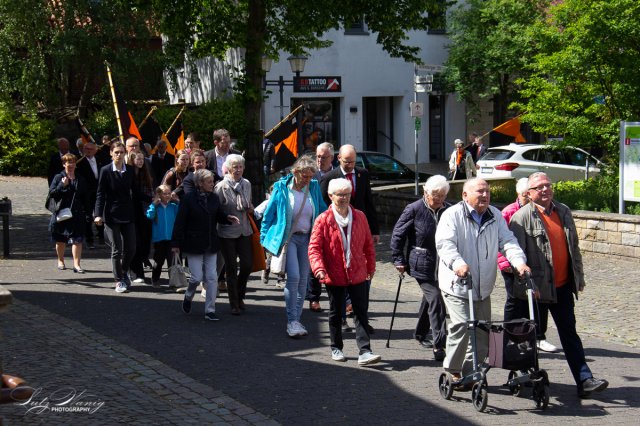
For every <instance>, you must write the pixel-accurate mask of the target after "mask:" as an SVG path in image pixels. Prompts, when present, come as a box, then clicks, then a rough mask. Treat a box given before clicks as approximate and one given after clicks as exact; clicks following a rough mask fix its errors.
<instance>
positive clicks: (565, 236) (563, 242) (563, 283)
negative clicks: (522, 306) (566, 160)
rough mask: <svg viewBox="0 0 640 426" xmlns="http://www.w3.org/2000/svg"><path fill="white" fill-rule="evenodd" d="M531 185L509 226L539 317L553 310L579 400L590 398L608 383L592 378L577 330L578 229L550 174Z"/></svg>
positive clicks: (531, 178) (579, 282)
mask: <svg viewBox="0 0 640 426" xmlns="http://www.w3.org/2000/svg"><path fill="white" fill-rule="evenodd" d="M528 184H529V190H528V192H527V195H528V197H529V199H530V200H531V202H530V203H529V204H527V205H525V206H524V207H522V208H521V209H520V210H518V211H517V212H516V214H514V215H513V217H512V218H511V222H510V225H509V226H510V228H511V230H512V231H513V233H514V235H515V236H516V238H517V239H518V243H519V244H520V247H522V249H523V250H524V252H525V254H526V255H527V263H528V264H529V266H530V267H531V270H532V271H533V274H532V277H533V280H534V282H535V285H536V287H537V294H536V297H537V302H538V314H539V315H540V316H541V318H542V317H545V316H546V315H547V311H548V312H551V316H552V317H553V321H554V322H555V324H556V327H557V329H558V335H559V336H560V342H561V343H562V348H563V349H564V353H565V356H566V359H567V363H568V364H569V368H570V369H571V374H572V375H573V378H574V380H575V382H576V384H577V386H578V396H579V397H581V398H588V397H589V396H590V395H591V393H592V392H600V391H603V390H605V389H606V388H607V386H608V385H609V383H608V382H607V381H606V380H604V379H596V378H594V377H593V374H591V370H590V369H589V366H588V365H587V361H586V360H585V354H584V348H583V346H582V341H581V340H580V336H578V333H577V331H576V317H575V312H574V306H575V305H574V300H573V297H574V295H575V297H576V299H577V298H578V292H580V291H582V290H583V289H584V286H585V282H584V273H583V268H582V255H581V254H580V248H579V247H578V233H577V231H576V225H575V223H574V221H573V216H572V214H571V210H569V208H568V207H567V206H565V205H564V204H562V203H558V202H556V201H553V186H552V184H551V180H550V179H549V177H548V176H547V175H546V174H545V173H542V172H537V173H533V174H532V175H531V176H529V181H528Z"/></svg>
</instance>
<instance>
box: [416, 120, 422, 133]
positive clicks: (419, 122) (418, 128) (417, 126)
mask: <svg viewBox="0 0 640 426" xmlns="http://www.w3.org/2000/svg"><path fill="white" fill-rule="evenodd" d="M421 126H422V121H421V120H420V117H416V132H419V131H420V127H421Z"/></svg>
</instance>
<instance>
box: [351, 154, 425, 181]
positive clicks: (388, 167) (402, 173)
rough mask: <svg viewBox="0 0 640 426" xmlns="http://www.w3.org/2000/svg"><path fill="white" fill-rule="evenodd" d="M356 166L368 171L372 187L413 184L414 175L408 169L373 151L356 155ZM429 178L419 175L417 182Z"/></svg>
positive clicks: (387, 156) (394, 160) (422, 174)
mask: <svg viewBox="0 0 640 426" xmlns="http://www.w3.org/2000/svg"><path fill="white" fill-rule="evenodd" d="M356 166H358V167H364V168H365V169H367V170H368V171H369V175H370V176H371V185H372V186H383V185H393V184H397V183H413V182H415V178H416V174H415V173H414V171H413V170H411V169H410V168H409V167H407V166H405V165H404V164H402V163H401V162H400V161H398V160H396V159H395V158H393V157H392V156H390V155H387V154H383V153H381V152H375V151H361V152H358V153H357V155H356ZM429 177H431V175H430V174H427V173H422V172H420V173H419V181H420V182H421V184H424V181H425V180H427V179H428V178H429Z"/></svg>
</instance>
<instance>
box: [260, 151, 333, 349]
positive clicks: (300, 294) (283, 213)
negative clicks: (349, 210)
mask: <svg viewBox="0 0 640 426" xmlns="http://www.w3.org/2000/svg"><path fill="white" fill-rule="evenodd" d="M317 171H318V167H317V165H316V162H315V160H314V159H312V158H311V157H309V156H303V157H300V158H299V159H298V160H297V161H296V162H295V163H294V164H293V167H292V169H291V174H290V175H288V176H285V177H283V178H282V179H280V180H279V181H278V182H276V183H275V185H274V186H273V192H272V193H271V198H270V199H269V204H268V205H267V209H266V210H265V212H264V216H263V218H262V226H261V229H260V243H261V244H262V246H263V247H264V248H265V249H267V250H268V251H269V252H270V253H272V254H274V255H275V256H280V255H281V254H282V252H283V251H286V265H285V272H286V274H287V284H286V286H285V289H284V301H285V305H286V311H287V334H288V335H289V336H290V337H296V336H306V335H307V334H308V332H307V330H306V328H305V327H304V326H303V325H302V324H301V323H300V317H301V316H302V308H303V306H304V299H305V296H306V294H307V285H308V282H309V275H310V274H309V273H310V271H311V269H310V266H309V254H308V250H309V236H310V234H311V229H312V228H313V224H314V222H315V220H316V217H318V215H319V214H320V213H322V212H324V211H325V210H326V209H327V205H326V204H325V202H324V200H323V199H322V194H321V192H320V185H319V184H318V181H317V180H315V179H313V176H314V174H315V173H316V172H317Z"/></svg>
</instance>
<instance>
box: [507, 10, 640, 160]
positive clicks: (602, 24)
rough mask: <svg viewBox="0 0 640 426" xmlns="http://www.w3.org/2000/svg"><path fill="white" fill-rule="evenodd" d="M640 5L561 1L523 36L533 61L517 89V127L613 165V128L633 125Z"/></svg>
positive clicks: (639, 109) (639, 95) (638, 102)
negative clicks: (591, 151)
mask: <svg viewBox="0 0 640 426" xmlns="http://www.w3.org/2000/svg"><path fill="white" fill-rule="evenodd" d="M639 16H640V3H638V2H637V1H635V0H565V1H563V2H557V3H556V4H555V5H554V6H552V7H550V8H549V10H548V13H547V14H546V15H545V16H544V18H543V19H540V20H539V21H537V22H536V24H535V25H533V26H532V27H531V28H530V29H529V33H530V34H531V37H532V38H535V39H536V41H537V44H538V51H539V53H538V54H537V55H536V56H535V57H534V60H533V61H532V63H531V64H530V66H529V69H530V71H531V75H530V76H529V78H527V79H523V80H522V81H521V83H522V85H523V90H522V92H521V93H522V95H523V98H524V100H523V101H522V102H520V103H519V104H518V107H519V108H521V109H522V110H523V111H524V112H525V113H526V114H525V116H524V119H525V120H526V121H528V122H529V123H530V124H531V125H532V126H533V127H534V129H536V130H537V131H540V132H543V133H546V134H550V135H557V136H563V137H564V140H565V142H567V143H571V144H572V145H578V146H579V145H583V146H593V145H598V146H600V147H602V148H603V151H604V152H605V153H609V154H611V159H612V161H611V162H612V163H613V164H614V165H615V164H617V153H618V149H617V139H618V131H619V121H620V120H638V119H640V26H638V17H639Z"/></svg>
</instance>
